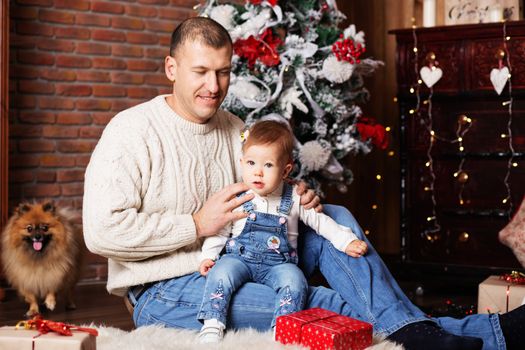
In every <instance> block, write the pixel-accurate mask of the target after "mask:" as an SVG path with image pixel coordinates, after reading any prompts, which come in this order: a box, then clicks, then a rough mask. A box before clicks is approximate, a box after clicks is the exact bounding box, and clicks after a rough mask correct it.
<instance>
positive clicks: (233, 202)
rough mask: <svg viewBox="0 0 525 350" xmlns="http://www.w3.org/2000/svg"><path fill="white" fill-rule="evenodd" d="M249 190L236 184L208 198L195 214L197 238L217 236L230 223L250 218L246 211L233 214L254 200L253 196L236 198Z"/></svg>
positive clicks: (240, 184) (243, 185) (247, 195)
mask: <svg viewBox="0 0 525 350" xmlns="http://www.w3.org/2000/svg"><path fill="white" fill-rule="evenodd" d="M246 190H248V186H246V185H245V184H243V183H236V184H233V185H229V186H226V187H224V188H223V189H222V190H220V191H219V192H217V193H215V194H214V195H213V196H211V197H210V198H208V200H207V201H206V202H205V203H204V205H203V206H202V208H201V209H200V210H199V211H198V212H196V213H195V214H193V215H192V216H193V221H194V222H195V227H196V229H197V237H208V236H213V235H216V234H217V233H218V232H219V231H220V230H221V229H222V228H223V227H225V226H226V225H227V224H228V223H229V222H232V221H236V220H240V219H242V218H245V217H247V216H248V214H247V213H245V212H244V211H236V212H235V213H233V212H232V210H233V209H235V208H237V207H238V206H241V205H242V204H243V203H244V202H247V201H249V200H252V199H253V197H254V196H253V194H246V195H244V196H242V197H236V195H237V194H239V193H241V192H243V191H246Z"/></svg>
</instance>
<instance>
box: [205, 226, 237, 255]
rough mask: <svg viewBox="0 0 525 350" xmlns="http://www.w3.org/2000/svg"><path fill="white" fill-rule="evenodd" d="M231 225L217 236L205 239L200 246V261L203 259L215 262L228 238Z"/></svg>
mask: <svg viewBox="0 0 525 350" xmlns="http://www.w3.org/2000/svg"><path fill="white" fill-rule="evenodd" d="M230 231H231V225H228V226H226V228H224V229H222V230H221V231H220V232H219V233H218V234H217V235H215V236H210V237H207V238H206V239H205V240H204V243H203V244H202V252H201V255H200V261H203V260H204V259H211V260H216V259H217V257H218V256H219V253H220V252H221V250H222V248H224V245H225V244H226V241H227V240H228V237H229V236H230Z"/></svg>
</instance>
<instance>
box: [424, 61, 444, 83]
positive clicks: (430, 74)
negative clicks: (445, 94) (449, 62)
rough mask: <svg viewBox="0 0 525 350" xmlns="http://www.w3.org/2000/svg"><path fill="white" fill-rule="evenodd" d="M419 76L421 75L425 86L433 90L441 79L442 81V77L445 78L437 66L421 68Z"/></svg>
mask: <svg viewBox="0 0 525 350" xmlns="http://www.w3.org/2000/svg"><path fill="white" fill-rule="evenodd" d="M419 74H420V75H421V80H423V82H424V83H425V85H426V86H428V87H429V88H431V87H432V86H434V84H435V83H437V82H438V81H439V79H441V77H442V76H443V70H442V69H441V68H438V67H436V66H432V67H427V66H425V67H423V68H421V70H420V71H419Z"/></svg>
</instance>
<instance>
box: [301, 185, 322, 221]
mask: <svg viewBox="0 0 525 350" xmlns="http://www.w3.org/2000/svg"><path fill="white" fill-rule="evenodd" d="M297 194H298V195H299V196H301V205H302V206H303V207H304V209H312V208H315V211H316V212H318V213H320V212H322V211H323V205H322V204H321V198H319V196H318V195H317V194H316V193H315V192H314V191H313V190H311V189H309V188H308V185H307V184H306V182H304V181H299V182H298V183H297Z"/></svg>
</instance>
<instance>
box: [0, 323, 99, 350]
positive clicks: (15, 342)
mask: <svg viewBox="0 0 525 350" xmlns="http://www.w3.org/2000/svg"><path fill="white" fill-rule="evenodd" d="M95 336H97V330H96V329H93V328H86V327H77V326H73V325H68V324H65V323H62V322H54V321H49V320H44V319H42V318H40V317H39V316H37V317H35V318H34V319H32V320H29V321H21V322H19V323H18V325H16V326H15V327H9V326H5V327H0V350H13V349H17V350H25V349H27V350H96V348H97V344H96V339H95Z"/></svg>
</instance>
